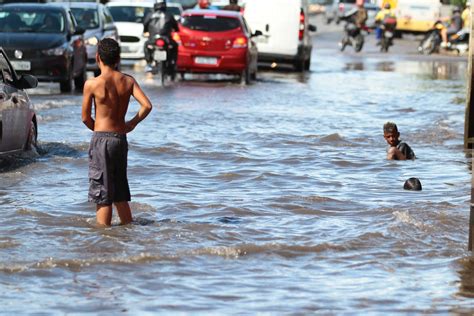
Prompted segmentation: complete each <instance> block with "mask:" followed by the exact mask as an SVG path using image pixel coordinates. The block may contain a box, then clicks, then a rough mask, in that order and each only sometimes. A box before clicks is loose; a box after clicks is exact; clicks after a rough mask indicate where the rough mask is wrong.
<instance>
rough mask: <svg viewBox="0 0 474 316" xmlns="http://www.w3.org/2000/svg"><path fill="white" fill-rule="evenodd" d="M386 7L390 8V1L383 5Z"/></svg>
mask: <svg viewBox="0 0 474 316" xmlns="http://www.w3.org/2000/svg"><path fill="white" fill-rule="evenodd" d="M383 8H384V9H387V10H390V8H391V6H390V3H388V2H387V3H385V4H384V6H383Z"/></svg>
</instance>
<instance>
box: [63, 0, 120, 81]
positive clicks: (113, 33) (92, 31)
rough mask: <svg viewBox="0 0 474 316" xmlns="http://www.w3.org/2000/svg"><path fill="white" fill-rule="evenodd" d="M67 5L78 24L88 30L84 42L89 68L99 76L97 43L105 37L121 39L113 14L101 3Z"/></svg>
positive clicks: (73, 3) (69, 3)
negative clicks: (96, 56) (96, 58)
mask: <svg viewBox="0 0 474 316" xmlns="http://www.w3.org/2000/svg"><path fill="white" fill-rule="evenodd" d="M66 5H68V6H69V7H70V8H71V11H72V14H73V15H74V18H75V19H76V21H77V24H78V26H79V27H81V28H83V29H85V30H86V32H85V33H84V42H85V44H86V49H87V70H88V71H93V72H94V75H95V76H98V75H99V74H100V69H99V66H98V65H97V62H96V60H95V55H96V52H97V43H98V42H99V41H100V40H101V39H104V38H113V39H114V40H116V41H119V40H120V38H119V35H118V31H117V27H116V26H115V24H114V19H113V18H112V14H110V12H109V9H108V8H107V7H106V6H104V5H103V4H100V3H90V2H89V3H88V2H68V3H67V4H66Z"/></svg>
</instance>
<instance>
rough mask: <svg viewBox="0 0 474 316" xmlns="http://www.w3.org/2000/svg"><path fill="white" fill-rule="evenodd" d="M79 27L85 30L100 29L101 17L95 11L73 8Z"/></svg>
mask: <svg viewBox="0 0 474 316" xmlns="http://www.w3.org/2000/svg"><path fill="white" fill-rule="evenodd" d="M71 11H72V14H73V15H74V18H75V19H76V21H77V25H78V26H79V27H81V28H83V29H85V30H90V29H96V28H98V27H99V15H98V12H97V10H95V9H85V8H71Z"/></svg>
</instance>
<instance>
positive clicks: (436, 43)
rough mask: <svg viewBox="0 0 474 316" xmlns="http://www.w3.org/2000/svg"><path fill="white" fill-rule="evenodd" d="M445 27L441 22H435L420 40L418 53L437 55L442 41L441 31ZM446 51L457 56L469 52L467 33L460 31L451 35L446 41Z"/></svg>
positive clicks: (466, 31) (463, 30)
mask: <svg viewBox="0 0 474 316" xmlns="http://www.w3.org/2000/svg"><path fill="white" fill-rule="evenodd" d="M445 27H446V26H445V25H444V24H443V22H442V21H436V22H435V24H434V25H433V27H432V28H431V30H430V31H428V33H427V34H426V36H425V37H424V38H423V39H422V40H421V42H420V45H419V46H418V52H419V53H420V54H424V55H431V54H433V53H438V52H439V49H440V47H441V43H442V41H443V39H442V37H441V31H442V30H443V29H444V28H445ZM445 49H446V50H448V51H456V52H457V53H458V54H462V53H465V52H467V51H468V50H469V32H468V30H465V29H462V30H460V31H459V32H457V33H456V34H453V35H451V36H450V37H449V39H448V46H447V47H446V48H445Z"/></svg>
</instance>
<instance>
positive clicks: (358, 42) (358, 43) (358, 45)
mask: <svg viewBox="0 0 474 316" xmlns="http://www.w3.org/2000/svg"><path fill="white" fill-rule="evenodd" d="M363 46H364V36H362V34H357V36H356V37H355V46H354V50H355V51H356V52H357V53H358V52H360V51H361V50H362V47H363Z"/></svg>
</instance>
